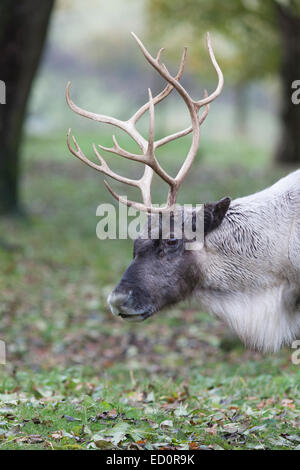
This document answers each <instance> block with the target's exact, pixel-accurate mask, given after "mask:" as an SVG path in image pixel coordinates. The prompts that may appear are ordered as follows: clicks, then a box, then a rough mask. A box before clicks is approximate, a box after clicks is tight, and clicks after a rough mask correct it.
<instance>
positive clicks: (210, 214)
mask: <svg viewBox="0 0 300 470" xmlns="http://www.w3.org/2000/svg"><path fill="white" fill-rule="evenodd" d="M230 203H231V199H230V197H223V199H220V201H218V202H211V203H207V204H204V234H207V233H209V232H211V231H212V230H214V229H215V228H217V227H218V226H219V225H220V224H221V222H222V220H223V219H224V217H225V215H226V212H227V211H228V209H229V206H230Z"/></svg>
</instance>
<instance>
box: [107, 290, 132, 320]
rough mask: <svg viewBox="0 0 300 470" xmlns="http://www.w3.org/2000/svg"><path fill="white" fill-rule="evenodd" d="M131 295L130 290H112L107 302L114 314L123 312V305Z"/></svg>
mask: <svg viewBox="0 0 300 470" xmlns="http://www.w3.org/2000/svg"><path fill="white" fill-rule="evenodd" d="M129 296H130V292H127V293H125V292H114V291H113V292H111V294H110V295H109V296H108V299H107V303H108V305H109V307H110V310H111V312H112V314H113V315H116V316H118V315H120V314H121V313H122V306H123V305H124V304H125V303H126V301H127V300H128V298H129Z"/></svg>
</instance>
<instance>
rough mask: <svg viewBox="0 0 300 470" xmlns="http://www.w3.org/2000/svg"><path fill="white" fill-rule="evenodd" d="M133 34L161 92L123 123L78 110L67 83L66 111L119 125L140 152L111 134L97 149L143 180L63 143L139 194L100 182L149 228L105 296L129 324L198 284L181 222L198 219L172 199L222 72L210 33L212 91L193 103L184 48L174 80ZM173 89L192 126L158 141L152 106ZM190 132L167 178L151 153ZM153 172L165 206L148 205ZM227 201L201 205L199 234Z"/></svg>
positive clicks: (196, 266)
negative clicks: (136, 165)
mask: <svg viewBox="0 0 300 470" xmlns="http://www.w3.org/2000/svg"><path fill="white" fill-rule="evenodd" d="M132 35H133V37H134V39H135V40H136V42H137V43H138V45H139V47H140V49H141V51H142V53H143V54H144V56H145V58H146V60H147V61H148V62H149V63H150V65H152V67H154V68H155V69H156V70H157V72H158V73H159V74H160V75H161V76H162V77H163V78H164V79H165V80H166V81H167V85H166V87H165V88H164V89H163V91H162V92H161V93H159V94H158V95H156V96H155V97H152V93H151V90H150V89H149V90H148V96H149V100H148V102H147V103H145V104H144V105H143V106H142V107H141V108H140V109H139V110H138V111H137V112H136V113H135V114H134V115H133V116H132V117H131V118H130V119H128V120H127V121H121V120H119V119H115V118H112V117H108V116H104V115H101V114H94V113H91V112H89V111H86V110H84V109H82V108H80V107H78V106H77V105H76V104H75V103H74V102H73V101H72V100H71V98H70V95H69V89H70V83H68V85H67V90H66V98H67V103H68V105H69V106H70V108H71V109H72V110H73V111H75V112H76V113H77V114H79V115H81V116H84V117H87V118H89V119H92V120H94V121H98V122H103V123H107V124H111V125H113V126H115V127H118V128H120V129H122V130H123V131H125V132H126V133H127V134H128V135H129V136H130V137H131V138H132V139H133V140H134V141H135V142H136V144H137V145H138V147H139V148H140V154H134V153H131V152H128V151H127V150H125V149H123V148H121V147H120V145H119V144H118V142H117V139H116V137H115V136H113V146H112V147H109V148H108V147H103V146H102V145H99V147H100V149H102V150H105V151H107V152H112V153H114V154H117V155H120V156H122V157H124V158H127V159H129V160H133V161H136V162H140V163H143V164H144V165H145V169H144V173H143V176H142V177H141V178H140V179H130V178H125V177H123V176H120V175H118V174H117V173H115V172H113V171H112V170H111V169H110V168H109V166H108V165H107V163H106V161H105V160H104V158H103V157H102V156H101V155H100V153H99V151H98V149H97V148H96V146H95V145H94V144H93V149H94V152H95V154H96V156H97V158H98V160H99V162H100V164H96V163H94V162H92V161H90V160H89V159H88V158H87V157H86V156H85V155H84V154H83V152H82V150H81V148H80V147H79V145H78V143H77V141H76V139H75V137H73V142H74V145H75V149H74V148H73V147H72V146H71V143H70V130H69V132H68V136H67V143H68V147H69V150H70V151H71V153H72V154H73V155H75V156H76V157H77V158H79V159H80V160H81V161H83V162H84V163H86V164H87V165H89V166H90V167H92V168H94V169H95V170H97V171H100V172H101V173H103V174H104V175H106V176H109V177H111V178H113V179H115V180H117V181H120V182H122V183H125V184H128V185H130V186H134V187H137V188H139V189H140V191H141V194H142V199H143V203H140V202H135V201H131V200H128V199H125V198H123V197H121V196H119V195H118V194H116V193H115V191H114V190H113V189H112V188H111V187H110V186H109V184H108V183H107V182H106V181H104V183H105V185H106V187H107V189H108V190H109V192H110V193H111V194H112V196H113V197H114V198H116V199H117V200H118V201H119V202H122V203H124V204H127V205H128V206H132V207H135V208H136V209H138V210H140V211H145V212H147V213H148V224H147V225H146V227H145V228H144V230H143V233H141V236H140V237H139V238H138V239H137V240H135V242H134V253H133V257H134V259H133V261H132V263H131V265H130V266H129V268H128V269H127V271H126V272H125V274H124V275H123V277H122V279H121V281H120V282H119V284H118V285H117V286H116V288H115V289H114V290H113V292H112V293H111V294H110V296H109V298H108V303H109V305H110V308H111V311H112V313H113V314H114V315H119V316H121V317H122V318H125V319H127V320H131V321H132V320H135V321H141V320H145V319H146V318H148V317H149V316H151V315H152V314H153V313H155V312H157V311H158V310H160V309H161V308H163V307H165V306H167V305H171V304H174V303H176V302H178V301H180V300H182V299H184V298H185V297H187V296H188V295H189V294H191V292H192V291H193V289H194V288H195V286H196V285H197V283H198V282H199V276H200V272H199V263H198V262H197V256H196V255H195V251H193V250H188V249H186V248H187V243H190V242H191V240H190V239H189V238H187V237H186V236H185V235H184V234H185V230H184V223H183V221H185V223H186V220H188V219H190V221H191V225H193V223H195V221H196V220H197V216H196V215H195V213H194V212H193V211H192V212H190V213H189V214H187V216H188V217H187V218H186V217H184V211H183V209H182V208H180V207H179V206H178V205H176V198H177V194H178V190H179V188H180V185H181V183H182V182H183V180H184V178H185V177H186V175H187V173H188V172H189V170H190V168H191V165H192V163H193V161H194V159H195V157H196V154H197V151H198V148H199V143H200V126H201V124H202V123H203V122H204V120H205V118H206V116H207V114H208V111H209V104H210V103H211V102H212V101H213V100H214V99H215V98H216V97H217V96H218V95H219V94H220V93H221V90H222V87H223V82H224V80H223V74H222V71H221V69H220V67H219V65H218V63H217V61H216V59H215V56H214V53H213V50H212V47H211V43H210V37H209V34H207V47H208V51H209V55H210V58H211V61H212V63H213V66H214V68H215V70H216V72H217V75H218V85H217V88H216V89H215V91H214V92H213V93H212V94H211V95H209V96H208V94H207V92H206V91H205V92H204V98H202V99H200V100H193V99H192V98H191V97H190V95H189V94H188V92H187V91H186V90H185V89H184V87H183V86H182V85H181V84H180V82H179V81H180V78H181V76H182V74H183V69H184V64H185V59H186V48H184V51H183V55H182V59H181V63H180V67H179V70H178V73H177V75H176V76H175V77H173V76H172V75H171V74H170V73H169V71H168V69H167V68H166V66H165V65H164V64H163V63H162V62H161V60H160V59H161V54H162V52H163V49H160V50H159V51H158V53H157V56H156V57H155V58H154V57H153V56H152V55H151V54H150V53H149V52H148V51H147V49H146V48H145V47H144V45H143V44H142V42H141V41H140V40H139V39H138V38H137V36H136V35H135V34H134V33H132ZM173 89H175V90H176V91H177V92H178V94H179V95H180V97H181V98H182V99H183V101H184V103H185V104H186V106H187V108H188V111H189V114H190V118H191V126H190V127H188V128H187V129H184V130H181V131H179V132H176V133H175V134H172V135H168V136H166V137H164V138H162V139H160V140H155V139H154V106H155V105H156V104H157V103H159V102H161V101H162V100H163V99H165V98H166V97H167V96H168V95H169V94H170V93H171V91H172V90H173ZM201 108H204V111H203V112H202V114H201V115H200V116H199V110H200V109H201ZM146 111H149V134H148V139H147V140H146V139H145V138H144V137H143V136H142V134H141V133H140V132H139V131H138V130H137V128H136V124H137V122H138V120H139V119H140V118H141V117H142V116H143V115H144V113H145V112H146ZM190 133H192V143H191V146H190V148H189V151H188V154H187V156H186V159H185V161H184V163H183V164H182V166H181V168H180V170H179V172H178V173H177V175H176V177H172V176H170V175H169V174H168V173H166V171H165V170H164V169H163V168H162V166H161V165H160V163H159V162H158V160H157V158H156V154H155V152H156V150H157V149H158V148H159V147H161V146H162V145H164V144H166V143H168V142H171V141H173V140H175V139H178V138H180V137H182V136H185V135H187V134H190ZM154 172H155V173H156V174H157V175H158V176H159V177H160V178H161V179H162V180H163V181H165V182H166V183H167V184H168V185H169V193H168V198H167V202H166V204H165V205H164V206H163V207H160V208H157V207H154V206H152V199H151V183H152V177H153V173H154ZM229 203H230V199H229V198H224V199H222V200H221V201H219V202H218V203H210V204H206V205H205V206H204V212H203V214H202V215H203V217H202V218H201V220H202V226H201V227H202V231H203V233H204V235H205V234H207V233H208V232H209V231H211V230H213V229H215V228H216V227H218V225H220V223H221V221H222V219H223V217H224V215H225V213H226V211H227V209H228V207H229ZM163 214H165V215H166V214H167V215H169V216H170V217H169V219H170V221H172V222H171V223H170V230H169V233H167V235H166V234H165V236H161V233H160V224H161V216H162V215H163ZM149 221H150V223H149ZM172 224H173V227H172ZM174 225H175V226H176V227H177V229H178V225H180V228H181V229H182V234H183V236H181V237H175V236H174ZM155 226H156V227H158V236H157V237H154V238H153V237H152V236H150V235H149V227H150V232H151V229H153V227H155ZM201 227H199V226H198V227H197V228H196V230H198V231H199V230H201ZM145 235H146V236H145Z"/></svg>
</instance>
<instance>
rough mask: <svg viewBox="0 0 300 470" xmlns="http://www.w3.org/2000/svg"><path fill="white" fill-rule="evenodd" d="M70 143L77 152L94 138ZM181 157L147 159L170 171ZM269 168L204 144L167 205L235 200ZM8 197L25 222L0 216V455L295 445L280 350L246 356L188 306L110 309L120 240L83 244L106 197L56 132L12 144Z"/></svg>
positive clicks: (252, 152) (253, 153) (290, 383)
mask: <svg viewBox="0 0 300 470" xmlns="http://www.w3.org/2000/svg"><path fill="white" fill-rule="evenodd" d="M78 140H79V141H80V143H81V144H82V147H83V148H84V149H85V150H86V149H87V148H88V142H90V141H91V140H95V136H94V135H87V134H82V135H80V138H79V139H78ZM120 142H122V139H121V140H120ZM103 143H104V145H106V144H108V145H109V139H108V137H106V136H104V141H103ZM185 149H186V142H185V141H183V142H181V143H180V144H179V145H178V144H177V145H176V146H170V148H169V152H168V153H167V152H165V153H163V154H161V159H162V161H164V165H166V167H167V168H168V169H169V170H170V171H171V172H175V170H176V168H177V167H178V163H179V160H180V158H182V155H184V154H185ZM110 161H111V162H112V160H110ZM112 165H114V162H112ZM122 165H123V164H122ZM122 165H121V166H122ZM122 169H124V171H128V170H127V169H126V166H124V165H123V166H122ZM134 171H135V170H134ZM281 174H284V171H283V170H282V169H276V168H273V167H271V166H270V164H269V162H268V158H267V156H266V150H265V149H264V148H255V147H253V146H251V145H250V144H247V143H245V142H242V141H241V142H239V143H238V144H237V143H235V144H232V143H231V142H226V143H216V144H212V143H211V142H210V141H204V142H203V145H202V153H201V159H200V161H199V163H197V164H196V165H195V167H194V171H193V173H192V174H191V175H190V180H189V183H187V184H185V187H184V189H183V191H182V193H181V195H180V200H181V201H182V202H183V201H185V202H201V199H200V198H203V200H213V199H216V198H218V197H222V196H224V195H227V194H229V195H231V196H232V197H236V196H238V195H243V194H247V193H249V192H252V191H256V190H259V189H261V188H263V187H264V186H265V185H267V184H269V183H271V182H272V181H274V180H275V179H276V178H277V177H279V176H280V175H281ZM198 191H199V193H198ZM22 192H23V199H24V201H25V205H26V208H27V211H28V213H29V217H28V219H27V220H10V219H6V220H4V219H3V220H1V221H0V234H1V235H0V239H1V241H3V242H5V243H4V244H3V246H4V248H2V249H1V251H0V266H1V268H0V269H1V270H0V291H1V298H0V339H1V340H4V341H5V343H6V346H7V364H6V365H0V379H1V380H0V449H107V448H108V449H110V448H113V449H136V448H138V449H206V448H208V449H297V448H298V449H299V448H300V433H299V426H300V415H299V405H300V390H299V383H300V380H299V379H300V368H299V366H296V365H293V364H292V362H291V357H290V356H291V351H290V350H283V351H281V352H280V353H278V354H276V355H273V356H265V357H264V356H262V355H260V354H259V353H253V352H249V351H246V350H245V349H244V348H243V346H242V345H241V344H240V343H239V342H238V341H237V340H235V339H233V338H232V337H231V336H230V334H229V332H228V330H227V329H226V328H225V326H224V325H223V324H221V323H219V322H218V321H217V320H215V319H214V318H212V317H210V316H209V315H207V314H206V313H203V312H199V311H198V309H197V305H195V304H193V303H191V304H184V305H179V306H177V307H176V308H175V309H173V310H172V311H166V312H161V313H160V314H158V315H156V316H155V317H153V318H152V319H149V320H148V321H146V322H145V323H143V324H136V325H133V324H130V325H129V324H127V323H124V322H122V321H118V320H117V319H115V318H114V317H113V316H112V315H111V314H110V312H109V311H108V308H107V305H106V297H107V294H108V293H109V292H110V290H111V288H112V287H113V286H114V285H115V284H116V282H117V281H118V280H119V278H120V276H121V274H122V272H123V271H124V269H125V268H126V267H127V266H128V264H129V262H130V259H131V252H132V243H131V242H130V241H126V240H122V241H120V240H105V241H99V240H97V238H96V235H95V229H96V224H97V218H96V215H95V214H96V207H97V205H98V204H99V203H101V202H103V201H105V202H111V201H110V197H109V195H108V194H106V192H105V190H104V187H103V184H102V177H101V176H99V175H97V174H96V175H94V174H93V172H92V170H89V169H87V168H85V167H84V166H83V165H80V164H79V163H78V162H76V161H75V159H74V158H72V157H71V156H69V155H68V153H67V151H66V149H65V142H63V141H62V140H61V139H60V138H54V137H52V138H48V139H46V138H28V139H27V140H26V145H25V156H24V179H23V187H22ZM164 192H165V191H164V190H161V189H160V187H159V186H158V185H157V184H156V186H155V195H156V198H157V199H158V200H161V199H162V198H163V197H164Z"/></svg>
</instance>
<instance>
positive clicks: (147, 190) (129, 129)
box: [66, 33, 224, 212]
mask: <svg viewBox="0 0 300 470" xmlns="http://www.w3.org/2000/svg"><path fill="white" fill-rule="evenodd" d="M131 34H132V36H133V37H134V39H135V40H136V42H137V43H138V45H139V47H140V48H141V50H142V52H143V54H144V56H145V58H146V60H147V61H148V62H149V63H150V64H151V65H152V66H153V67H154V68H155V69H156V70H157V71H158V73H159V74H160V75H161V76H162V77H163V78H164V79H165V80H166V81H167V82H168V83H167V85H166V87H165V88H164V89H163V90H162V91H161V93H159V94H158V95H156V96H155V97H154V98H153V97H152V94H151V90H150V89H149V90H148V94H149V100H148V102H147V103H145V104H144V105H143V106H142V107H141V108H140V109H139V110H138V111H137V112H136V113H135V114H134V115H133V116H131V118H130V119H128V120H127V121H122V120H119V119H115V118H113V117H109V116H105V115H102V114H95V113H91V112H90V111H86V110H84V109H82V108H80V107H79V106H77V105H76V104H75V103H74V102H73V101H72V100H71V98H70V93H69V90H70V82H69V83H68V84H67V88H66V99H67V103H68V105H69V106H70V108H71V109H72V110H73V111H74V112H76V113H77V114H79V115H81V116H84V117H87V118H89V119H92V120H94V121H98V122H103V123H107V124H111V125H113V126H115V127H118V128H120V129H122V130H123V131H125V132H126V133H127V134H128V135H129V136H130V137H131V138H132V139H133V140H134V141H135V142H136V143H137V145H138V146H139V148H140V150H141V154H135V153H132V152H128V151H127V150H125V149H123V148H121V147H120V145H119V143H118V142H117V139H116V137H115V136H114V135H113V137H112V138H113V146H112V147H104V146H102V145H99V147H100V149H102V150H105V151H107V152H111V153H114V154H116V155H120V156H122V157H124V158H127V159H129V160H133V161H137V162H140V163H143V164H144V165H145V170H144V174H143V176H142V177H141V178H140V179H137V180H135V179H130V178H125V177H123V176H121V175H118V174H117V173H115V172H113V171H112V170H111V169H110V168H109V166H108V165H107V163H106V161H105V160H104V158H103V157H102V156H101V155H100V153H99V151H98V150H97V148H96V146H95V144H93V149H94V152H95V154H96V156H97V158H98V160H99V161H100V165H99V164H96V163H94V162H92V161H90V160H89V159H88V158H87V157H86V156H85V155H84V153H83V152H82V150H81V148H80V147H79V145H78V143H77V141H76V139H75V137H74V136H73V142H74V145H75V149H74V148H73V147H72V146H71V143H70V133H71V129H69V131H68V136H67V144H68V147H69V150H70V151H71V153H72V154H73V155H75V156H76V157H77V158H79V159H80V160H81V161H83V162H84V163H86V164H87V165H89V166H90V167H91V168H94V169H96V170H97V171H100V172H101V173H103V174H105V175H107V176H110V177H111V178H113V179H115V180H117V181H120V182H121V183H125V184H128V185H130V186H135V187H137V188H139V189H140V190H141V193H142V198H143V203H139V202H135V201H130V200H127V199H125V198H122V197H121V196H119V195H118V194H116V193H115V192H114V191H113V190H112V188H111V187H110V186H109V184H108V183H107V181H104V183H105V185H106V187H107V189H108V190H109V192H110V193H111V194H112V195H113V196H114V197H115V198H116V199H117V200H118V201H120V202H122V203H124V204H127V205H128V206H133V207H135V208H136V209H138V210H141V211H147V212H162V211H167V210H170V209H171V208H172V207H173V206H174V204H175V203H176V197H177V193H178V190H179V187H180V185H181V183H182V181H183V180H184V178H185V176H186V175H187V173H188V171H189V169H190V167H191V165H192V163H193V161H194V159H195V157H196V154H197V151H198V148H199V141H200V125H201V124H202V123H203V121H204V120H205V118H206V116H207V114H208V111H209V103H210V102H211V101H213V100H214V99H215V98H216V97H217V96H218V95H219V94H220V93H221V90H222V87H223V82H224V80H223V74H222V71H221V69H220V67H219V65H218V63H217V61H216V59H215V56H214V53H213V50H212V47H211V43H210V37H209V34H208V33H207V47H208V51H209V55H210V58H211V61H212V63H213V65H214V68H215V69H216V71H217V75H218V79H219V81H218V86H217V88H216V90H215V91H214V92H213V93H212V94H211V95H209V96H208V95H207V92H206V91H205V94H204V98H203V99H202V100H198V101H195V100H193V99H192V98H191V97H190V96H189V94H188V93H187V91H186V90H185V89H184V88H183V86H182V85H181V84H180V83H179V80H180V78H181V77H182V74H183V70H184V64H185V59H186V48H184V51H183V54H182V58H181V62H180V67H179V70H178V73H177V75H176V76H175V77H173V76H172V75H171V74H170V73H169V71H168V69H167V68H166V66H165V65H164V64H163V63H161V61H160V58H161V54H162V52H163V50H164V49H160V50H159V51H158V53H157V56H156V58H154V57H152V56H151V54H150V53H149V52H148V51H147V49H146V48H145V47H144V45H143V43H142V42H141V41H140V39H139V38H138V37H137V36H136V35H135V34H134V33H131ZM174 88H175V89H176V90H177V92H178V93H179V95H180V96H181V97H182V98H183V100H184V101H185V103H186V105H187V107H188V110H189V113H190V117H191V121H192V125H191V126H190V127H188V128H187V129H184V130H182V131H179V132H176V133H175V134H171V135H169V136H166V137H164V138H162V139H160V140H157V141H155V140H154V124H155V116H154V106H155V105H156V104H157V103H159V102H161V101H162V100H163V99H165V98H166V97H167V96H168V95H169V94H170V93H171V91H172V90H173V89H174ZM202 106H205V110H204V111H203V113H202V115H201V116H200V117H199V115H198V113H199V109H200V108H201V107H202ZM148 110H149V135H148V140H146V139H145V138H144V137H143V136H142V135H141V134H140V132H139V131H138V130H137V128H136V123H137V122H138V120H139V119H140V118H141V117H142V116H143V114H144V113H145V112H146V111H148ZM191 132H192V133H193V139H192V144H191V147H190V149H189V152H188V155H187V157H186V159H185V161H184V163H183V165H182V167H181V168H180V170H179V172H178V173H177V175H176V177H175V178H173V177H171V176H170V175H168V173H166V172H165V170H164V169H163V168H162V167H161V165H160V164H159V162H158V160H157V158H156V156H155V150H156V149H157V148H158V147H161V146H162V145H164V144H166V143H167V142H171V141H173V140H175V139H178V138H180V137H182V136H184V135H187V134H189V133H191ZM153 172H155V173H156V174H158V175H159V176H160V177H161V178H162V179H163V180H164V181H165V182H166V183H167V184H168V185H169V188H170V189H169V194H168V199H167V203H166V205H165V206H164V207H162V208H155V207H153V206H152V202H151V183H152V177H153Z"/></svg>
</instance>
